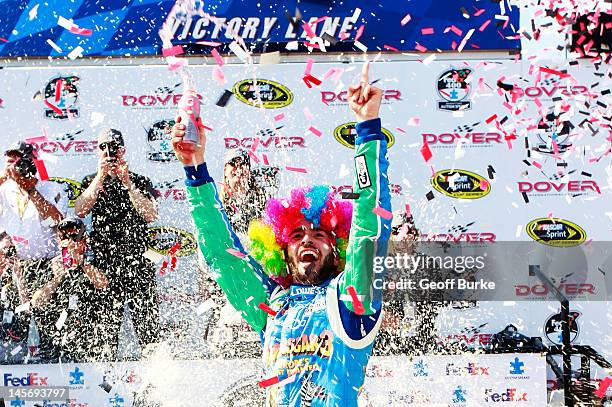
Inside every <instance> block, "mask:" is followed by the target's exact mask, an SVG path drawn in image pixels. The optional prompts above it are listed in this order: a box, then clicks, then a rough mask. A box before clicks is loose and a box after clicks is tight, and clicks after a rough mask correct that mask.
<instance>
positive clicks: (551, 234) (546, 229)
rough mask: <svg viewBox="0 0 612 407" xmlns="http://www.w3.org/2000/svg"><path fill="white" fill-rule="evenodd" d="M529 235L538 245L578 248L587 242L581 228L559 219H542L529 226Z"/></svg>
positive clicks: (527, 228)
mask: <svg viewBox="0 0 612 407" xmlns="http://www.w3.org/2000/svg"><path fill="white" fill-rule="evenodd" d="M526 230H527V234H528V235H529V237H531V238H532V239H533V240H535V241H536V242H538V243H542V244H545V245H548V246H555V247H567V246H578V245H579V244H581V243H582V242H584V241H585V240H586V232H585V231H584V229H582V228H581V227H580V226H578V225H576V224H575V223H572V222H570V221H567V220H564V219H559V218H540V219H535V220H532V221H531V222H529V223H528V224H527V227H526Z"/></svg>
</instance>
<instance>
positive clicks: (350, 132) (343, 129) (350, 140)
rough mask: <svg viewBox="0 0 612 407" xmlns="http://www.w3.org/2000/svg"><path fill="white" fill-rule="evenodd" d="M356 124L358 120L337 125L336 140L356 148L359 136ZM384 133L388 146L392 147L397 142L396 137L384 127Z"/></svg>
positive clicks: (335, 130)
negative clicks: (356, 139)
mask: <svg viewBox="0 0 612 407" xmlns="http://www.w3.org/2000/svg"><path fill="white" fill-rule="evenodd" d="M355 124H357V122H349V123H344V124H341V125H340V126H338V127H336V128H335V129H334V138H335V139H336V141H338V143H340V144H342V145H343V146H344V147H348V148H352V149H354V148H355V138H356V137H357V130H356V129H355ZM382 133H383V134H384V135H385V139H387V148H391V147H392V146H393V144H395V137H394V136H393V134H392V133H391V132H390V131H389V130H387V129H385V128H384V127H383V128H382Z"/></svg>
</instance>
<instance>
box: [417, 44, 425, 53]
mask: <svg viewBox="0 0 612 407" xmlns="http://www.w3.org/2000/svg"><path fill="white" fill-rule="evenodd" d="M414 49H416V50H417V51H420V52H427V48H425V47H424V46H422V45H421V44H418V43H417V45H415V46H414Z"/></svg>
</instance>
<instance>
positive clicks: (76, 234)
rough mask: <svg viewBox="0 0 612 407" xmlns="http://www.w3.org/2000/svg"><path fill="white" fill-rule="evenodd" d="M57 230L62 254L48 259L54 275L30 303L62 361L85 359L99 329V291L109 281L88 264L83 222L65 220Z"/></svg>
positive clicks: (91, 254) (80, 360)
mask: <svg viewBox="0 0 612 407" xmlns="http://www.w3.org/2000/svg"><path fill="white" fill-rule="evenodd" d="M57 232H58V236H59V240H60V246H61V248H62V254H61V255H58V256H56V257H55V258H53V259H52V260H51V268H52V270H53V277H52V278H51V279H50V280H49V281H48V282H47V284H45V285H44V286H43V287H42V288H40V289H38V290H37V291H36V292H35V293H34V294H32V300H31V302H30V305H31V308H32V312H33V314H34V315H35V316H38V315H39V314H40V315H41V316H42V319H43V320H44V322H43V323H42V325H44V326H45V328H46V330H47V332H50V333H51V336H52V339H53V345H54V346H55V347H56V348H57V349H58V350H59V356H60V358H61V359H62V361H71V362H84V361H88V360H90V359H92V358H93V355H94V352H95V349H94V346H95V345H94V343H95V341H94V338H95V337H96V334H97V333H98V331H100V330H101V328H100V327H99V326H98V323H99V312H98V307H99V305H98V302H99V294H98V292H99V291H100V290H104V289H106V288H107V286H108V281H107V279H106V276H105V275H104V273H103V272H101V271H100V270H98V269H97V268H96V267H95V266H93V265H92V264H91V263H92V259H93V258H92V256H93V253H92V252H91V251H90V250H88V247H87V238H86V236H85V225H84V224H83V221H81V220H80V219H77V218H67V219H64V220H63V221H62V222H60V224H59V225H58V226H57Z"/></svg>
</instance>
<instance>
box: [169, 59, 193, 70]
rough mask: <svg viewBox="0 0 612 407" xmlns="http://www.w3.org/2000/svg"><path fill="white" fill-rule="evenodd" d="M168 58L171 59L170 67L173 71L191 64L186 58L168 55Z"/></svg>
mask: <svg viewBox="0 0 612 407" xmlns="http://www.w3.org/2000/svg"><path fill="white" fill-rule="evenodd" d="M168 59H171V61H168V69H169V70H171V71H176V70H177V69H179V68H181V67H183V66H187V65H189V63H188V62H187V59H185V58H176V57H168Z"/></svg>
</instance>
